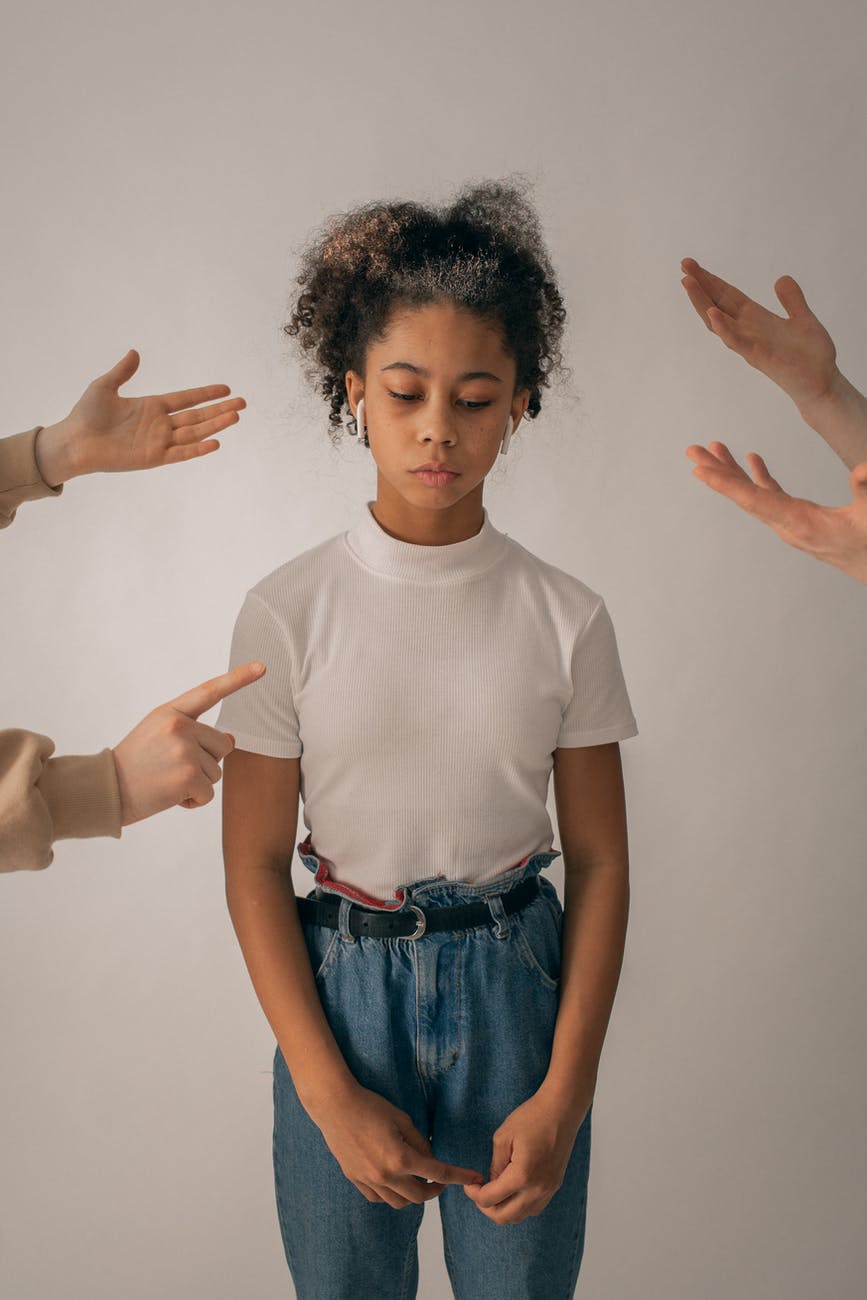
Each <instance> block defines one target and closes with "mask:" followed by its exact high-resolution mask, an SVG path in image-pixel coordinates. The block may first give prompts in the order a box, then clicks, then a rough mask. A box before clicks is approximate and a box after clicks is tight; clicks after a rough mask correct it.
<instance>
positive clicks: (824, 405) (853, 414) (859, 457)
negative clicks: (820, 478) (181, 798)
mask: <svg viewBox="0 0 867 1300" xmlns="http://www.w3.org/2000/svg"><path fill="white" fill-rule="evenodd" d="M798 409H799V411H800V413H801V416H802V418H803V419H804V420H805V421H806V422H807V424H809V426H810V428H811V429H815V430H816V432H817V433H818V434H820V435H821V436H822V437H823V438H824V439H825V441H826V442H827V444H828V446H829V447H831V448H832V449H833V450H834V451H835V452H836V453H837V455H838V456H839V457H840V459H841V460H842V461H844V462H845V464H846V465H847V466H848V467H849V469H854V468H855V466H856V465H860V464H861V462H862V461H864V460H867V397H865V396H864V394H863V393H859V391H858V389H857V388H855V386H854V385H853V384H850V383H849V380H848V379H846V378H845V376H844V375H841V374H840V372H839V371H837V372H836V374H835V378H834V381H833V383H832V384H831V387H830V388H829V389H828V391H827V392H826V393H825V394H824V395H823V396H822V397H820V398H818V399H817V400H816V401H814V402H811V403H808V404H805V405H804V406H800V407H799V408H798Z"/></svg>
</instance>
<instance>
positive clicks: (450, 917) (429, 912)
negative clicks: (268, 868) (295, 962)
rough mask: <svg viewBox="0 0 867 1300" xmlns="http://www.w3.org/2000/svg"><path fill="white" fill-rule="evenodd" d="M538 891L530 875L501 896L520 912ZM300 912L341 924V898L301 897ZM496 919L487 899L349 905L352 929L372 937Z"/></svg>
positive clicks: (305, 917) (506, 906) (407, 935)
mask: <svg viewBox="0 0 867 1300" xmlns="http://www.w3.org/2000/svg"><path fill="white" fill-rule="evenodd" d="M538 892H539V877H538V876H528V877H527V879H526V880H522V881H521V883H520V884H519V885H515V886H514V887H513V888H512V889H509V890H507V891H506V892H505V893H504V894H500V895H499V897H500V898H502V900H503V911H504V912H506V914H507V915H508V914H509V913H510V912H517V911H519V910H520V908H522V907H526V906H527V904H528V903H531V902H532V901H533V899H534V898H535V897H536V895H537V894H538ZM296 902H297V904H298V914H299V916H300V917H301V920H302V921H308V922H312V924H313V925H328V926H330V927H331V929H332V930H336V929H337V928H338V917H339V915H340V899H339V898H336V897H334V896H333V895H332V896H331V897H329V898H299V899H296ZM492 923H493V917H492V915H491V909H490V908H489V907H488V905H487V903H485V902H481V901H480V902H478V903H459V904H457V905H456V906H455V907H430V908H423V907H416V905H415V903H410V905H409V907H408V908H407V909H406V910H401V911H399V912H377V911H375V910H373V909H370V908H366V907H360V906H359V905H358V904H357V903H353V905H352V907H351V908H350V909H349V931H350V933H351V934H354V935H366V936H367V937H368V938H370V939H395V938H397V939H400V938H404V939H418V938H419V936H420V935H422V934H427V933H429V932H430V931H431V930H470V929H472V928H473V927H474V926H477V925H490V924H492Z"/></svg>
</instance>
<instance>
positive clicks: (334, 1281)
mask: <svg viewBox="0 0 867 1300" xmlns="http://www.w3.org/2000/svg"><path fill="white" fill-rule="evenodd" d="M299 848H305V849H309V843H305V845H303V846H299ZM558 856H559V854H558V853H557V851H556V850H551V851H546V852H542V853H535V854H532V855H530V856H529V857H528V858H525V859H524V860H523V862H521V863H519V864H518V865H517V866H516V867H514V868H513V869H512V870H510V871H506V872H503V873H502V874H501V875H500V876H498V877H497V878H496V879H495V880H489V881H485V882H483V883H482V884H478V885H473V884H469V883H467V882H464V881H458V882H455V881H445V880H444V878H443V877H442V876H437V877H430V878H428V879H425V880H421V881H417V882H415V883H413V884H412V885H408V886H406V888H405V896H404V899H403V902H402V904H400V907H397V906H394V905H385V904H382V909H383V910H388V911H392V910H400V908H402V907H408V905H409V903H410V902H416V903H417V904H418V905H419V906H422V907H437V906H446V905H449V904H454V903H462V902H471V901H475V900H478V899H480V898H481V899H484V900H486V901H487V903H488V906H489V909H490V912H491V922H490V924H488V925H484V926H478V927H476V928H473V929H470V930H463V931H451V930H450V931H441V932H434V933H426V934H423V935H422V936H421V937H420V938H418V939H409V938H399V939H377V938H368V937H356V936H353V935H351V934H350V933H349V929H348V919H347V918H348V914H349V910H350V908H351V907H352V906H353V905H354V904H353V901H352V899H350V898H349V897H347V896H346V894H345V893H344V891H343V889H342V888H341V887H340V886H338V885H336V884H327V883H326V884H325V885H324V887H323V885H322V884H319V885H317V887H315V888H314V889H313V890H311V892H310V894H309V895H308V897H314V896H319V897H321V896H323V894H325V893H328V894H335V895H339V894H342V893H343V897H342V899H341V904H340V908H341V914H340V920H341V927H340V928H339V929H336V930H335V929H330V928H329V927H327V926H321V925H313V924H310V923H306V922H305V923H303V924H302V929H303V931H304V937H305V940H306V943H307V948H308V952H309V956H310V961H311V964H312V967H313V971H314V975H315V978H316V987H317V990H318V992H319V997H320V999H321V1002H322V1006H323V1008H324V1010H325V1015H326V1018H327V1020H328V1023H329V1025H330V1026H331V1030H332V1032H333V1034H334V1037H335V1039H336V1040H337V1043H338V1046H339V1047H340V1049H341V1051H342V1053H343V1056H344V1058H345V1060H346V1062H347V1065H348V1066H349V1069H350V1070H351V1072H352V1074H353V1075H354V1077H355V1078H356V1079H357V1080H358V1082H359V1083H360V1084H362V1085H363V1086H364V1087H365V1088H370V1089H372V1090H373V1091H374V1092H377V1093H379V1094H381V1095H382V1096H383V1097H386V1098H387V1099H388V1100H389V1101H390V1102H392V1103H393V1104H394V1105H395V1106H398V1107H400V1109H401V1110H404V1111H406V1113H407V1114H408V1115H409V1116H410V1117H411V1118H412V1121H413V1123H414V1124H415V1126H416V1128H417V1129H418V1130H419V1131H420V1132H421V1133H423V1134H424V1135H425V1137H427V1138H428V1140H429V1141H430V1143H431V1146H432V1149H433V1154H434V1155H435V1156H436V1157H437V1158H439V1159H440V1160H444V1161H447V1162H448V1163H450V1164H456V1165H462V1166H466V1167H468V1168H473V1169H477V1170H478V1171H479V1172H480V1173H481V1174H483V1175H484V1176H485V1178H487V1176H488V1169H489V1165H490V1160H491V1154H492V1147H491V1139H492V1135H493V1133H494V1130H495V1129H496V1128H498V1127H499V1125H500V1124H501V1123H502V1122H503V1120H504V1119H505V1118H506V1116H507V1115H509V1114H510V1113H511V1112H512V1111H513V1110H514V1109H515V1107H517V1106H519V1105H520V1104H521V1102H523V1101H525V1100H526V1099H527V1098H528V1097H530V1096H531V1095H532V1094H533V1093H534V1092H535V1091H536V1089H537V1088H538V1087H539V1085H540V1084H541V1083H542V1080H543V1079H544V1077H545V1074H546V1072H547V1069H548V1064H549V1061H550V1055H551V1046H552V1043H553V1038H554V1024H555V1020H556V1016H557V1005H558V997H559V978H560V956H561V941H562V926H563V911H562V907H561V905H560V901H559V899H558V897H557V891H556V889H555V888H554V885H553V884H552V882H551V881H550V880H549V879H547V878H543V877H541V876H540V879H539V886H540V892H539V894H538V895H537V896H536V898H534V900H533V901H532V902H531V903H530V904H529V905H528V906H526V907H525V908H523V909H522V910H521V911H519V912H515V913H513V914H512V915H510V916H507V915H506V913H505V912H504V910H503V907H502V901H501V899H500V897H499V895H501V894H503V893H504V892H506V891H507V890H508V889H510V888H511V887H512V886H513V885H516V884H518V883H519V882H520V881H521V880H524V879H525V878H526V877H527V876H530V875H533V874H536V873H538V872H540V871H541V870H542V869H543V868H544V867H547V866H549V865H550V863H551V862H552V861H553V859H554V858H556V857H558ZM302 858H303V860H304V861H305V865H307V866H308V867H310V869H311V870H312V871H317V870H318V874H317V880H318V881H321V880H322V878H323V875H324V877H325V879H326V880H327V878H328V876H327V871H325V872H324V873H323V872H322V869H321V860H320V859H318V858H317V857H316V855H315V854H313V853H312V852H308V853H302ZM366 905H368V906H369V905H370V904H366ZM591 1113H592V1107H591V1108H590V1110H589V1111H588V1113H587V1116H586V1118H585V1119H584V1122H583V1123H582V1125H581V1127H580V1129H579V1130H578V1135H577V1137H576V1140H575V1144H574V1147H573V1150H572V1155H571V1157H570V1160H569V1164H568V1166H567V1169H566V1174H565V1177H564V1180H563V1183H562V1185H561V1186H560V1188H559V1189H558V1190H557V1192H555V1194H554V1196H553V1197H552V1198H551V1200H550V1201H549V1202H548V1205H547V1206H546V1207H545V1209H544V1210H543V1211H542V1213H541V1214H538V1215H532V1216H529V1217H528V1218H525V1219H524V1220H523V1221H522V1222H521V1223H514V1224H497V1223H494V1222H493V1220H491V1219H489V1218H488V1217H487V1216H486V1215H484V1214H483V1213H482V1212H481V1210H479V1209H478V1208H477V1207H476V1206H475V1205H474V1204H473V1202H472V1201H471V1200H470V1199H469V1197H468V1196H466V1195H465V1193H464V1191H463V1188H462V1187H460V1186H458V1185H451V1184H450V1185H448V1186H447V1187H446V1188H445V1189H444V1190H443V1191H442V1192H441V1193H440V1195H439V1197H437V1198H436V1199H437V1201H438V1203H439V1211H440V1215H441V1220H442V1230H443V1240H444V1245H445V1260H446V1267H447V1269H448V1272H449V1277H450V1279H451V1284H452V1288H453V1291H454V1294H455V1296H456V1297H457V1298H458V1300H487V1298H488V1297H490V1298H491V1300H494V1298H496V1300H561V1298H562V1300H566V1298H567V1297H570V1296H572V1295H573V1294H574V1291H575V1285H576V1282H577V1279H578V1270H579V1268H580V1266H581V1257H582V1254H583V1250H584V1225H585V1216H586V1207H587V1184H588V1178H589V1173H590V1117H591ZM274 1174H275V1185H276V1192H277V1211H278V1217H279V1220H280V1230H281V1233H282V1235H283V1245H284V1248H285V1251H286V1259H287V1261H288V1264H289V1268H290V1271H291V1273H292V1277H293V1280H294V1283H295V1287H296V1293H297V1295H298V1297H299V1300H341V1298H342V1297H347V1298H348V1297H352V1300H371V1298H372V1297H377V1300H379V1298H380V1297H381V1298H382V1300H392V1298H393V1300H412V1297H415V1296H416V1294H417V1288H418V1277H419V1267H418V1251H417V1244H416V1239H417V1234H418V1229H419V1225H420V1223H421V1219H422V1215H423V1213H424V1203H423V1204H420V1205H415V1204H411V1205H407V1206H404V1207H403V1208H402V1209H399V1210H396V1209H393V1208H392V1207H391V1206H390V1205H387V1204H386V1203H385V1202H370V1201H368V1200H367V1199H366V1198H365V1197H364V1196H363V1195H362V1193H361V1192H360V1191H359V1190H358V1188H357V1187H355V1185H354V1184H353V1183H351V1182H350V1181H349V1179H348V1178H346V1176H345V1175H344V1174H343V1172H342V1170H341V1168H340V1165H339V1164H338V1162H337V1160H336V1159H335V1157H334V1155H333V1154H332V1153H331V1151H330V1150H329V1148H328V1146H327V1145H326V1143H325V1140H324V1138H323V1137H322V1134H321V1133H320V1131H319V1129H318V1128H317V1126H316V1125H315V1124H314V1123H313V1121H312V1120H311V1119H310V1117H309V1116H308V1114H307V1112H306V1111H305V1110H304V1108H303V1106H302V1105H301V1103H300V1102H299V1100H298V1096H297V1093H296V1091H295V1088H294V1086H293V1083H292V1079H291V1076H290V1074H289V1071H288V1069H287V1068H286V1063H285V1061H284V1059H283V1054H282V1052H281V1051H280V1050H279V1048H278V1050H277V1054H276V1057H275V1061H274Z"/></svg>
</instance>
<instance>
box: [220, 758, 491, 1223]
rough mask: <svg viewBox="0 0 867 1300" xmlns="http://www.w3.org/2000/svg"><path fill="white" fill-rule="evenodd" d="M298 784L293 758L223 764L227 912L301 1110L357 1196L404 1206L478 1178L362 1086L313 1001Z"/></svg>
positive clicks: (297, 762)
mask: <svg viewBox="0 0 867 1300" xmlns="http://www.w3.org/2000/svg"><path fill="white" fill-rule="evenodd" d="M299 779H300V759H297V758H269V757H266V756H264V755H261V754H252V753H249V752H247V751H245V750H238V749H236V750H235V751H234V752H233V753H232V754H230V755H229V757H228V758H227V759H226V761H225V764H224V781H223V856H224V859H225V866H226V898H227V900H228V904H229V913H230V915H231V918H232V924H233V925H234V927H235V933H236V934H237V936H238V942H239V943H240V945H241V950H242V952H243V954H244V960H245V962H246V963H247V969H248V971H249V972H250V978H251V979H252V981H253V987H254V988H255V990H256V994H257V996H258V998H259V1001H260V1002H261V1004H262V1009H263V1011H264V1012H265V1015H266V1016H267V1018H268V1022H269V1024H270V1025H271V1028H272V1029H273V1030H274V1034H275V1036H276V1038H277V1042H278V1044H279V1046H280V1050H281V1052H282V1053H283V1056H284V1058H285V1061H286V1065H287V1066H288V1068H289V1073H290V1075H291V1076H292V1082H293V1084H294V1085H295V1090H296V1092H297V1093H298V1097H299V1100H300V1102H301V1104H302V1106H303V1107H304V1109H305V1110H306V1111H307V1113H308V1115H309V1116H310V1118H311V1119H312V1120H313V1122H314V1123H315V1124H316V1125H317V1127H318V1128H319V1129H320V1130H321V1132H322V1135H323V1137H324V1139H325V1141H326V1143H327V1145H328V1147H329V1149H330V1150H331V1152H332V1154H333V1155H334V1157H335V1159H337V1161H338V1163H339V1164H340V1167H341V1170H342V1171H343V1173H344V1174H345V1176H346V1177H347V1178H348V1179H349V1180H350V1182H352V1183H354V1184H355V1186H356V1187H357V1188H358V1189H359V1191H360V1192H361V1193H362V1195H363V1196H364V1197H365V1198H366V1199H367V1200H368V1201H385V1202H387V1203H388V1204H389V1205H391V1206H392V1208H393V1209H402V1208H403V1207H404V1206H405V1205H408V1204H410V1203H411V1202H412V1203H416V1204H418V1203H420V1202H421V1201H426V1200H430V1199H431V1197H434V1196H438V1195H439V1194H440V1192H441V1191H442V1190H443V1187H444V1186H445V1185H446V1183H468V1182H471V1181H476V1182H478V1181H481V1175H480V1174H478V1173H477V1172H476V1171H475V1170H472V1169H461V1168H459V1167H457V1166H454V1165H447V1164H444V1163H443V1162H442V1161H441V1160H437V1159H435V1157H434V1156H433V1154H432V1151H431V1147H430V1143H429V1142H428V1140H427V1138H426V1137H425V1136H424V1135H423V1134H421V1133H420V1132H419V1131H418V1130H417V1129H416V1128H415V1126H414V1125H413V1123H412V1120H411V1119H410V1117H409V1115H407V1114H406V1113H405V1112H404V1111H401V1110H400V1109H399V1108H398V1107H397V1106H393V1105H392V1104H391V1102H389V1101H388V1100H387V1099H386V1098H384V1097H381V1096H379V1095H378V1094H377V1093H375V1092H372V1091H371V1090H369V1089H367V1088H363V1087H362V1086H361V1085H360V1084H359V1083H358V1082H357V1080H356V1079H355V1078H354V1076H353V1075H352V1073H351V1072H350V1070H349V1067H348V1066H347V1064H346V1062H345V1060H344V1059H343V1055H342V1053H341V1051H340V1048H339V1047H338V1045H337V1042H336V1041H335V1038H334V1035H333V1034H332V1032H331V1026H330V1025H329V1024H328V1021H327V1019H326V1017H325V1012H324V1011H323V1009H322V1004H321V1002H320V1001H319V994H318V992H317V990H316V983H315V981H314V978H313V971H312V970H311V968H310V960H309V957H308V954H307V945H306V943H305V940H304V935H303V932H302V929H301V921H300V918H299V916H298V909H297V906H296V903H295V891H294V889H293V887H292V874H291V865H292V856H293V853H294V849H295V831H296V827H297V819H298V793H299ZM421 1178H427V1179H430V1180H431V1181H430V1182H428V1183H424V1182H422V1181H420V1179H421Z"/></svg>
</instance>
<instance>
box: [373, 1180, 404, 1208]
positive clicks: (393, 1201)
mask: <svg viewBox="0 0 867 1300" xmlns="http://www.w3.org/2000/svg"><path fill="white" fill-rule="evenodd" d="M375 1190H376V1191H377V1192H379V1195H380V1196H381V1197H382V1199H383V1200H384V1201H385V1203H386V1205H390V1206H391V1208H392V1209H393V1210H402V1209H404V1207H405V1206H407V1205H409V1201H408V1200H407V1199H406V1197H405V1196H401V1195H400V1193H399V1192H394V1191H392V1189H391V1188H390V1187H389V1186H387V1184H385V1183H378V1184H377V1186H376V1189H375Z"/></svg>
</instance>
